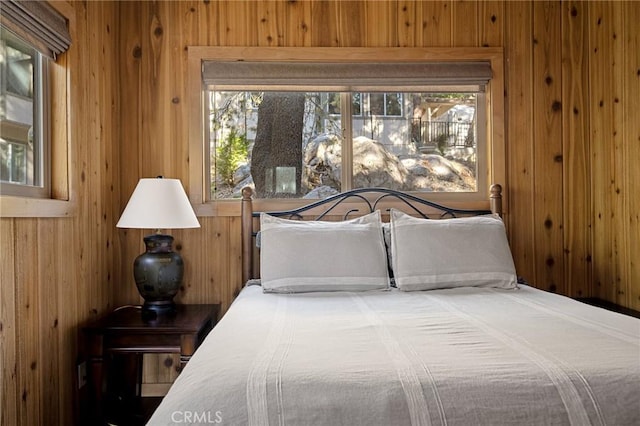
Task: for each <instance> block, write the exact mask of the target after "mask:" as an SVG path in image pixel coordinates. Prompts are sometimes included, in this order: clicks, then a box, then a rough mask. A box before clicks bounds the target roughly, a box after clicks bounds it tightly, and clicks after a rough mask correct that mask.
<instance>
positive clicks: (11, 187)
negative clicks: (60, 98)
mask: <svg viewBox="0 0 640 426" xmlns="http://www.w3.org/2000/svg"><path fill="white" fill-rule="evenodd" d="M3 28H4V31H7V32H9V33H10V34H11V35H12V37H15V38H16V40H17V42H18V43H21V44H24V45H26V46H28V47H30V48H31V49H33V51H34V57H33V58H34V69H33V88H32V94H31V98H26V97H24V96H23V95H21V94H17V93H14V92H9V91H7V93H9V94H11V95H12V96H16V97H20V98H24V99H29V100H30V101H31V102H33V109H32V111H33V117H32V120H33V129H34V135H33V159H32V161H33V162H34V163H35V164H36V165H35V167H34V170H33V176H31V179H30V180H32V181H33V184H29V183H24V184H21V183H14V182H6V181H1V182H0V184H1V185H2V192H1V194H0V195H3V196H5V195H10V196H17V197H33V198H40V199H48V198H50V197H51V155H50V153H51V134H50V131H49V129H50V126H51V119H50V115H51V110H50V108H49V105H50V103H51V90H50V81H49V80H50V79H49V73H50V71H49V70H50V59H49V58H48V57H46V56H45V55H44V54H43V53H42V52H40V51H39V50H38V49H37V47H36V46H35V45H34V44H32V43H30V42H29V41H28V40H24V39H22V38H21V37H20V36H19V35H17V34H15V33H13V32H12V31H11V30H10V29H9V28H7V27H5V26H4V25H3ZM7 141H8V142H9V143H12V142H17V143H20V142H18V141H12V140H11V138H7ZM24 145H25V146H26V144H24Z"/></svg>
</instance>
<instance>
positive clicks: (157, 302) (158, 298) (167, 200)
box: [116, 176, 200, 315]
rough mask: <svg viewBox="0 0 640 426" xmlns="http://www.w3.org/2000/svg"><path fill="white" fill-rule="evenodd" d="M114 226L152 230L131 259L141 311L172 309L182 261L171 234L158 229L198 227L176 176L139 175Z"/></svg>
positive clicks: (180, 276) (165, 311)
mask: <svg viewBox="0 0 640 426" xmlns="http://www.w3.org/2000/svg"><path fill="white" fill-rule="evenodd" d="M116 227H118V228H137V229H155V230H156V233H155V234H151V235H147V236H146V237H144V244H145V247H146V251H145V252H144V253H142V254H141V255H140V256H138V257H137V258H136V259H135V261H134V263H133V276H134V278H135V280H136V286H137V287H138V292H140V296H142V298H143V299H144V305H143V306H142V311H143V314H144V313H155V314H156V315H159V314H166V313H170V312H173V311H174V310H175V303H174V302H173V297H174V296H175V295H176V294H177V293H178V290H180V286H181V284H182V276H183V274H184V262H183V261H182V257H181V256H180V255H179V254H178V253H176V252H174V251H173V249H172V247H171V245H172V243H173V237H172V236H171V235H166V234H163V233H162V232H161V231H162V230H163V229H180V228H199V227H200V223H198V219H197V218H196V215H195V213H194V212H193V208H192V207H191V204H190V203H189V199H188V198H187V194H186V193H185V192H184V188H183V187H182V184H181V183H180V180H178V179H164V178H162V176H159V177H158V178H155V179H154V178H151V179H140V181H139V182H138V185H137V186H136V188H135V190H134V191H133V194H132V195H131V198H130V199H129V202H128V203H127V206H126V207H125V209H124V211H123V212H122V216H120V220H119V221H118V223H117V224H116Z"/></svg>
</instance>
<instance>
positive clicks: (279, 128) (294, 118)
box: [251, 92, 305, 198]
mask: <svg viewBox="0 0 640 426" xmlns="http://www.w3.org/2000/svg"><path fill="white" fill-rule="evenodd" d="M304 101H305V98H304V93H293V92H291V93H275V92H265V94H264V98H263V100H262V103H261V104H260V106H259V107H258V124H257V129H256V138H255V141H254V145H253V151H252V155H251V175H252V176H253V182H254V184H255V190H256V195H257V196H258V197H259V198H271V197H274V196H277V197H282V198H284V197H297V196H299V195H300V193H301V177H302V131H303V126H304ZM277 167H279V168H281V169H280V170H283V169H282V168H283V167H289V168H295V189H294V190H293V192H285V193H282V192H281V191H280V188H278V187H276V173H277V172H278V170H277V169H276V168H277Z"/></svg>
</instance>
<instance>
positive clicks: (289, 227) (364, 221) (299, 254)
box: [260, 211, 389, 293]
mask: <svg viewBox="0 0 640 426" xmlns="http://www.w3.org/2000/svg"><path fill="white" fill-rule="evenodd" d="M260 233H261V249H260V278H261V280H262V288H263V289H264V291H265V292H271V293H302V292H312V291H365V290H386V289H388V288H389V274H388V271H387V262H386V252H385V245H384V239H383V236H382V220H381V218H380V212H378V211H376V212H374V213H371V214H368V215H366V216H362V217H359V218H357V219H352V220H348V221H343V222H323V221H297V220H287V219H280V218H277V217H273V216H270V215H268V214H266V213H262V214H261V215H260Z"/></svg>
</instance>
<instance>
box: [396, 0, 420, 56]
mask: <svg viewBox="0 0 640 426" xmlns="http://www.w3.org/2000/svg"><path fill="white" fill-rule="evenodd" d="M416 9H417V3H416V2H415V1H407V0H405V1H399V2H398V46H400V47H415V46H417V40H418V33H421V32H422V20H421V19H419V18H418V17H417V14H416Z"/></svg>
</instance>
